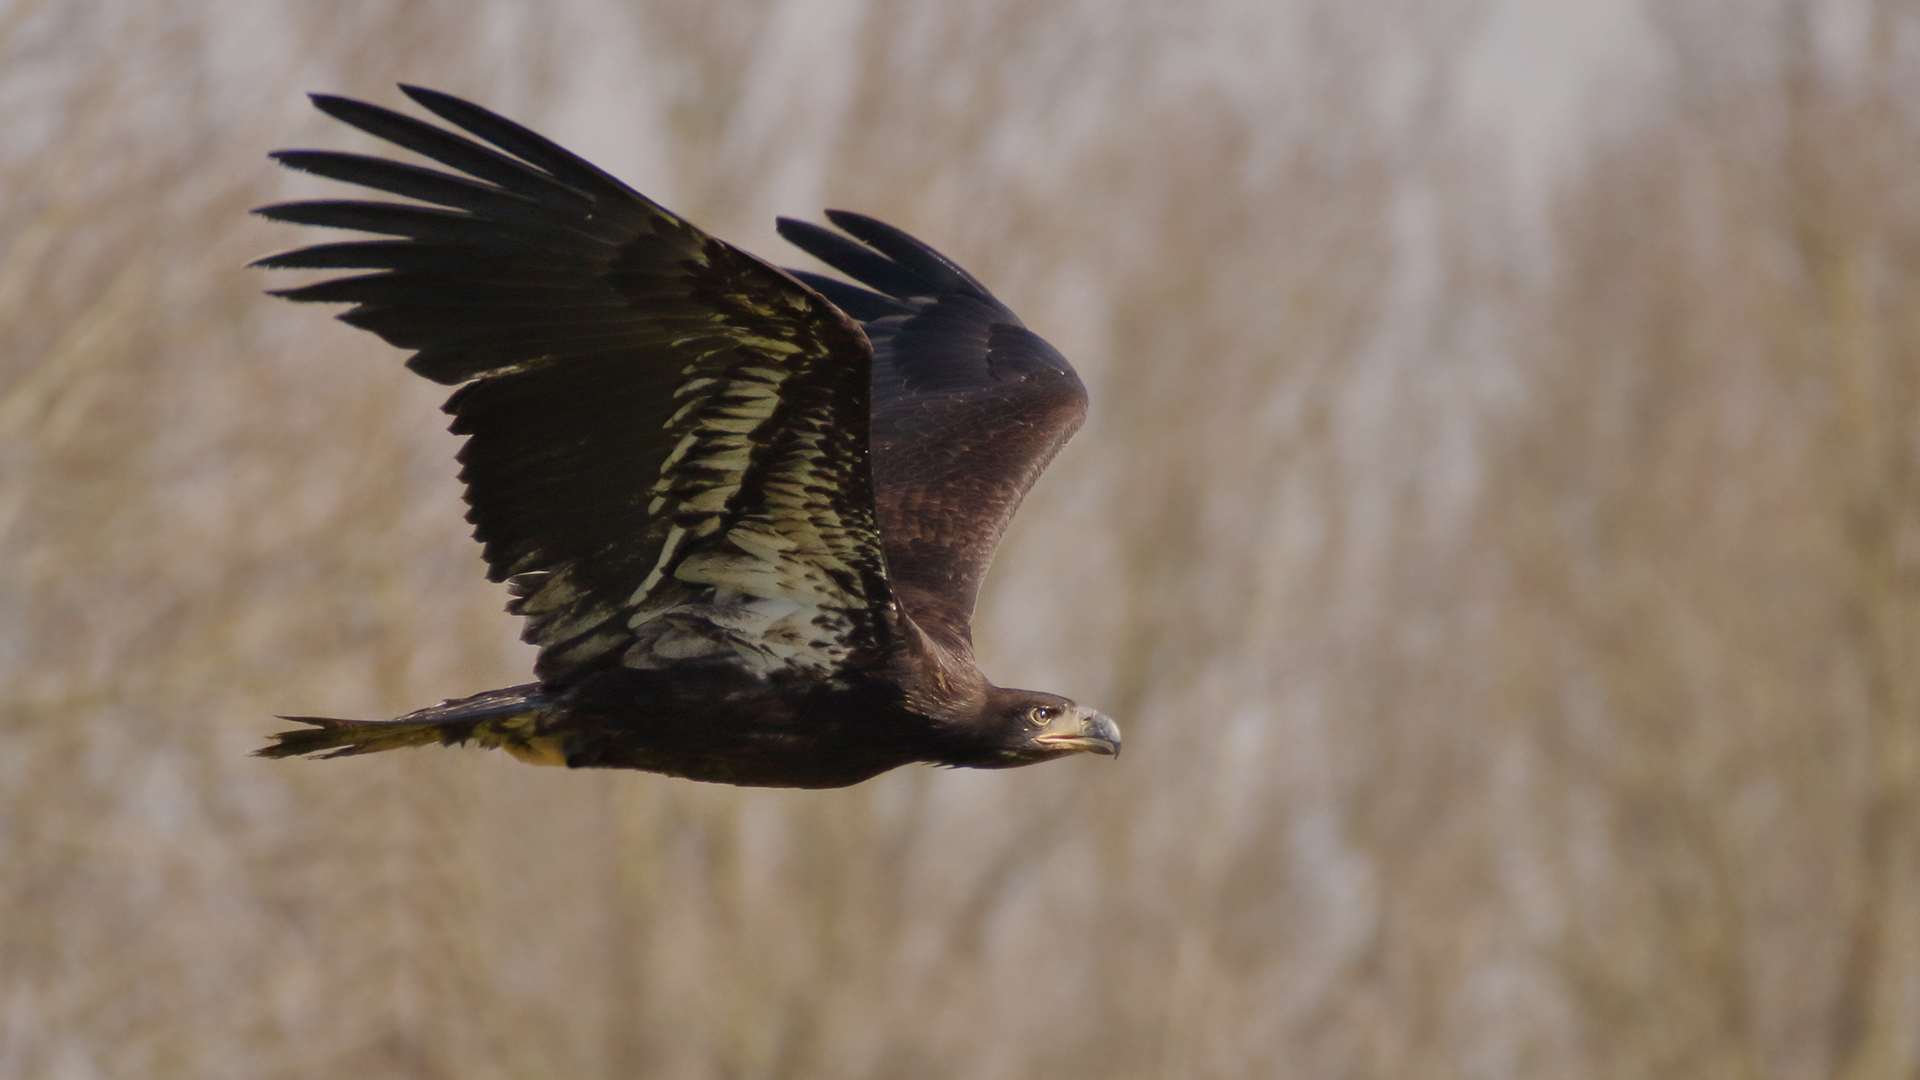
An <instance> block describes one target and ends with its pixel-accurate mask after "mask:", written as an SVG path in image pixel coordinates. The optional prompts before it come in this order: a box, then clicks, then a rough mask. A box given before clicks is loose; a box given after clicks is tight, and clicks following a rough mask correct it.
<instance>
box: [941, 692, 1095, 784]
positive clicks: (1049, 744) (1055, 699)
mask: <svg viewBox="0 0 1920 1080" xmlns="http://www.w3.org/2000/svg"><path fill="white" fill-rule="evenodd" d="M969 726H970V727H972V728H973V731H974V733H975V735H976V737H977V739H978V742H977V744H976V745H977V746H978V747H979V749H980V751H981V754H980V758H979V759H978V760H972V761H966V762H955V764H965V765H969V766H971V767H973V768H976V769H1003V768H1009V767H1012V766H1014V765H1030V764H1032V763H1034V762H1036V761H1046V760H1047V759H1049V758H1057V757H1065V756H1067V755H1068V754H1080V753H1093V754H1110V755H1112V756H1114V757H1119V756H1120V725H1118V724H1116V723H1114V722H1113V718H1112V717H1110V716H1108V715H1106V714H1105V713H1102V712H1098V711H1096V710H1093V709H1089V708H1087V707H1086V706H1085V705H1076V704H1074V703H1073V702H1071V701H1068V700H1067V699H1066V698H1063V697H1061V696H1060V695H1058V694H1043V693H1040V692H1039V691H1036V690H1008V689H1004V688H1001V687H998V686H995V687H991V688H990V689H989V690H988V691H987V699H986V703H985V708H983V709H982V710H981V712H980V714H979V716H978V718H977V719H976V720H975V721H974V723H973V724H971V725H969Z"/></svg>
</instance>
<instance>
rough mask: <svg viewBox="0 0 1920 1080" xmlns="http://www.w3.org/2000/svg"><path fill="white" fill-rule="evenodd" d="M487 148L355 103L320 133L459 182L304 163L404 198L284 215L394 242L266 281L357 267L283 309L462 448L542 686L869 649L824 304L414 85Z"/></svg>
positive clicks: (865, 577) (843, 323)
mask: <svg viewBox="0 0 1920 1080" xmlns="http://www.w3.org/2000/svg"><path fill="white" fill-rule="evenodd" d="M403 89H404V90H405V91H406V93H407V94H408V96H409V97H411V98H413V100H415V101H416V102H418V103H419V104H421V105H422V106H424V107H425V108H427V109H428V110H430V111H431V112H433V113H434V114H436V115H438V116H439V117H440V118H442V119H443V120H446V121H448V122H450V123H452V124H454V125H456V126H457V127H459V128H461V129H464V130H465V131H466V132H468V133H469V134H471V135H473V136H476V137H477V138H478V139H479V140H483V141H484V142H485V143H489V144H491V146H490V147H489V146H485V145H482V143H481V142H477V141H474V140H473V139H468V138H466V137H463V136H461V135H458V134H455V133H453V132H451V131H448V130H446V129H443V128H440V127H436V126H434V125H432V124H429V123H425V122H423V121H420V120H416V119H413V118H410V117H407V116H404V115H401V114H399V113H395V112H392V111H389V110H387V109H383V108H379V107H377V106H374V105H368V104H365V103H363V102H358V101H353V100H349V99H346V98H339V97H332V96H325V95H315V96H314V99H313V100H314V103H315V104H316V105H317V106H319V108H320V109H321V110H322V111H324V112H326V113H327V114H328V115H330V116H333V117H335V118H337V119H339V120H342V121H344V122H346V123H348V124H351V125H353V126H354V127H357V128H360V129H362V130H364V131H367V132H370V133H371V134H374V135H376V136H379V137H380V138H383V139H385V140H387V141H389V142H392V143H395V144H397V145H399V146H402V147H405V148H407V149H409V150H412V151H415V152H417V153H419V154H421V155H424V156H425V157H427V158H430V159H432V160H434V161H437V162H439V163H441V164H442V165H446V166H449V167H451V168H452V169H454V170H457V171H458V173H461V174H464V175H454V174H451V173H447V172H441V171H437V170H434V169H429V168H421V167H417V166H413V165H405V164H400V163H397V162H392V161H386V160H382V159H379V158H372V157H364V156H360V155H355V154H345V153H333V152H328V151H311V150H294V151H285V152H282V153H280V154H277V155H275V156H276V157H277V158H278V159H279V160H280V161H281V162H282V163H283V164H285V165H288V166H291V167H293V168H296V169H302V170H305V171H307V172H311V173H315V174H318V175H321V176H326V177H330V178H333V179H336V180H344V181H348V182H351V183H355V184H361V185H364V186H366V187H370V188H375V189H378V190H381V191H385V192H390V193H392V194H395V195H400V196H404V197H406V198H409V199H414V200H418V202H419V203H421V204H429V205H416V204H401V203H391V202H353V201H313V202H296V203H287V204H282V205H278V206H269V207H264V208H262V209H261V210H260V211H259V213H261V214H264V215H265V216H267V217H269V218H273V219H275V220H278V221H287V222H296V223H299V224H306V225H323V226H333V227H338V228H346V229H356V230H361V231H364V232H371V233H378V234H382V235H386V236H393V237H399V238H400V239H393V240H370V241H356V242H348V243H338V244H325V245H321V246H317V247H308V248H303V249H300V250H297V251H290V252H287V253H285V254H282V255H275V256H272V257H270V258H267V259H262V260H261V261H260V263H259V264H258V265H262V266H269V267H287V268H305V269H343V268H353V269H366V270H374V271H377V272H375V273H370V274H365V275H360V276H353V277H345V278H339V279H335V280H330V281H325V282H322V283H320V284H317V285H310V286H307V287H305V288H297V289H289V290H286V291H285V292H284V293H282V294H281V295H284V296H287V297H289V298H291V299H295V300H313V301H340V302H348V303H352V304H355V305H357V306H355V307H354V308H353V309H352V310H350V311H348V312H346V313H345V314H343V315H342V316H340V317H341V318H342V319H344V320H345V321H347V322H348V323H351V324H353V325H354V326H359V327H363V328H365V329H368V330H372V331H373V332H375V333H377V334H379V335H380V336H381V337H383V338H385V339H386V340H387V341H389V342H391V343H392V344H394V345H397V346H400V347H401V348H405V349H412V350H415V353H414V356H413V357H412V358H411V359H410V360H409V361H408V366H409V367H411V368H412V369H413V370H414V371H416V372H418V373H420V374H421V375H424V376H426V377H427V378H429V379H433V380H435V381H436V382H441V383H447V384H458V383H464V384H466V385H464V386H462V387H461V389H460V390H458V391H457V392H456V393H454V395H453V397H452V398H451V399H449V400H448V402H447V405H446V408H447V411H448V412H450V413H452V414H453V416H454V421H453V430H454V431H455V432H457V433H459V434H462V435H466V436H467V437H468V438H467V442H466V445H465V446H464V448H463V449H462V450H461V452H460V461H461V463H462V465H463V468H462V470H461V474H460V475H461V479H462V480H464V481H465V483H466V485H467V501H468V502H469V503H470V504H471V506H472V509H471V512H470V513H469V514H468V515H467V517H468V520H470V521H471V522H473V525H474V536H475V537H476V538H477V539H478V540H480V541H481V542H482V543H483V544H484V545H485V555H486V560H487V564H488V566H489V568H490V570H491V573H490V576H491V577H492V578H493V580H496V581H500V580H507V581H510V583H511V585H512V587H513V590H514V593H515V597H516V598H515V600H514V601H513V603H512V605H511V608H510V609H511V610H513V611H514V612H516V613H518V614H521V615H525V616H527V620H528V621H527V624H526V627H525V631H524V637H525V638H526V640H527V641H529V642H531V643H533V644H536V645H539V646H540V647H541V654H540V659H539V662H538V665H537V667H536V669H535V670H536V672H537V674H539V675H540V677H542V678H543V679H547V680H549V681H555V680H565V679H567V678H569V677H571V676H574V675H577V674H579V673H581V672H582V671H584V670H585V669H588V668H593V667H597V666H599V665H603V664H613V663H622V664H626V665H628V666H632V667H643V668H644V667H662V666H668V665H671V664H672V663H675V662H677V661H681V660H688V659H695V658H701V657H707V658H712V659H714V660H716V661H719V662H723V663H728V664H733V665H738V666H744V667H745V668H747V669H748V670H751V671H754V672H757V673H761V674H771V673H775V672H795V673H798V674H801V675H803V676H805V677H808V678H821V677H825V676H828V675H831V674H832V673H833V672H834V671H836V670H839V669H841V668H843V667H844V666H846V665H848V664H860V663H864V662H867V661H869V660H871V659H872V658H875V657H878V656H880V655H882V654H883V653H884V652H885V650H886V648H887V646H888V643H889V634H890V632H891V626H892V624H891V621H890V620H891V618H892V614H891V612H892V603H893V600H892V597H891V594H890V592H889V589H888V586H887V582H886V577H885V566H884V560H883V558H882V553H881V547H880V536H879V529H878V527H877V524H876V521H875V514H874V501H873V494H872V490H873V485H872V479H871V476H870V473H869V469H868V454H867V443H868V411H869V403H870V400H871V394H870V389H869V372H870V358H871V351H870V349H869V346H868V343H867V341H866V339H865V337H864V336H863V335H862V333H861V331H860V329H859V328H858V327H857V326H855V325H854V324H853V323H852V322H851V321H849V320H848V319H847V317H846V316H845V315H843V314H842V313H841V312H840V311H838V310H836V309H835V308H834V306H833V305H831V304H829V303H827V302H825V301H823V300H822V299H821V298H820V296H819V295H818V294H816V293H814V292H812V291H810V290H809V289H807V288H806V287H804V286H802V285H800V284H798V283H797V282H796V281H794V280H793V279H792V278H790V277H788V276H787V275H786V274H784V273H782V272H781V271H779V270H777V269H774V268H773V267H770V266H768V265H766V264H765V263H762V262H760V261H759V260H757V259H755V258H753V257H752V256H749V255H747V254H745V253H743V252H741V251H738V250H736V249H734V248H732V247H729V246H728V245H726V244H723V243H721V242H720V241H718V240H715V239H713V238H712V237H710V236H707V235H706V234H704V233H702V232H701V231H700V230H698V229H695V228H694V227H693V226H691V225H689V224H687V223H686V222H685V221H682V220H681V219H680V218H678V217H676V216H674V215H673V214H671V213H669V212H667V211H666V210H664V209H662V208H661V207H659V206H657V205H655V204H654V203H653V202H651V201H649V200H648V199H646V198H645V197H644V196H642V195H640V194H639V193H637V192H635V191H633V190H632V189H630V188H628V187H627V186H626V185H624V184H622V183H620V182H619V181H618V180H615V179H614V178H613V177H611V176H609V175H607V174H606V173H604V172H601V171H600V170H599V169H597V168H595V167H594V166H592V165H590V164H588V163H587V162H585V161H583V160H581V159H580V158H578V157H575V156H574V155H572V154H570V153H568V152H567V151H565V150H563V149H561V148H560V147H558V146H556V145H555V144H553V143H551V142H549V141H547V140H546V139H544V138H542V137H541V136H539V135H536V134H534V133H533V132H531V131H528V130H527V129H525V128H523V127H520V126H519V125H517V124H514V123H511V122H509V121H507V120H505V119H503V118H501V117H499V116H496V115H495V114H493V113H490V112H488V111H486V110H484V109H481V108H479V107H478V106H475V105H472V104H469V103H467V102H465V101H462V100H460V99H458V98H454V97H450V96H447V95H445V94H440V93H436V92H433V91H429V90H423V89H418V88H414V87H403Z"/></svg>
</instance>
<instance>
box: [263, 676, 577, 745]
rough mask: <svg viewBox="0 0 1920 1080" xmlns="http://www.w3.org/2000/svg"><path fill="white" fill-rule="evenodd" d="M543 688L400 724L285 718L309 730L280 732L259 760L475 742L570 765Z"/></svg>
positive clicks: (432, 711) (495, 695)
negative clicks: (547, 721) (551, 729)
mask: <svg viewBox="0 0 1920 1080" xmlns="http://www.w3.org/2000/svg"><path fill="white" fill-rule="evenodd" d="M537 690H538V686H537V685H528V686H514V687H509V688H507V689H505V690H490V691H488V692H486V693H484V694H476V695H474V696H473V697H469V698H459V699H457V700H453V701H443V702H441V703H440V704H438V705H434V706H431V707H429V708H425V709H421V710H419V711H417V712H412V713H408V714H407V715H405V716H403V717H401V718H399V719H398V720H338V719H334V718H333V717H327V716H283V717H281V718H280V719H282V720H291V721H293V722H294V723H298V724H305V725H307V726H306V727H303V728H294V729H292V730H290V731H280V732H275V733H274V734H273V735H272V736H271V738H273V739H274V743H273V744H272V745H270V746H263V747H261V748H260V749H258V750H255V751H254V755H255V756H256V757H265V758H285V757H301V756H305V755H308V754H318V755H319V756H320V757H323V758H337V757H351V756H353V755H355V754H371V753H375V752H377V751H380V750H398V749H400V748H401V747H405V746H428V745H431V744H434V743H439V744H440V745H442V746H457V745H460V744H462V743H465V742H467V741H469V740H471V741H474V742H477V743H479V744H480V745H481V746H487V747H493V746H497V747H500V748H502V749H504V750H506V751H507V752H508V753H510V754H512V755H513V756H514V757H517V758H519V759H520V760H522V761H529V762H532V763H534V764H540V765H548V764H551V765H560V764H565V759H564V755H563V754H562V753H561V750H560V746H559V740H558V739H557V738H556V737H555V736H552V735H548V734H546V733H545V732H544V731H542V724H541V721H542V720H543V719H544V718H545V717H546V715H547V713H548V707H547V703H546V702H545V701H544V700H543V699H541V698H540V696H539V695H538V693H537Z"/></svg>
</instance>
